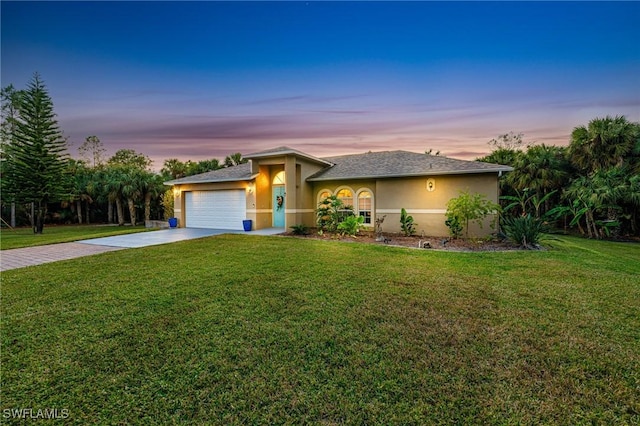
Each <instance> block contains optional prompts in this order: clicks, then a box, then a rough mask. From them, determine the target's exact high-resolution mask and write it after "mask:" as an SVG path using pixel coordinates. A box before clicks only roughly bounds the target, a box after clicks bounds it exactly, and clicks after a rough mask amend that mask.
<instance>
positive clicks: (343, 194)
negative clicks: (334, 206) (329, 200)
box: [336, 188, 353, 220]
mask: <svg viewBox="0 0 640 426" xmlns="http://www.w3.org/2000/svg"><path fill="white" fill-rule="evenodd" d="M336 197H337V198H338V200H340V201H342V209H341V210H340V216H341V218H342V219H341V220H344V219H345V218H346V217H347V216H351V215H352V214H353V191H351V189H349V188H342V189H339V190H338V192H336Z"/></svg>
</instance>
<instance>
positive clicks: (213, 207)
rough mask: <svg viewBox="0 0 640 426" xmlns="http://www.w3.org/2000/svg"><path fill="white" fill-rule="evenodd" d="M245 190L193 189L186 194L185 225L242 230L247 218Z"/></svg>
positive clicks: (189, 226)
mask: <svg viewBox="0 0 640 426" xmlns="http://www.w3.org/2000/svg"><path fill="white" fill-rule="evenodd" d="M245 197H246V195H245V191H244V190H225V191H192V192H187V193H186V194H185V221H186V224H185V226H186V227H188V228H211V229H229V230H242V229H243V227H242V220H244V219H246V213H247V211H246V209H247V207H246V199H245Z"/></svg>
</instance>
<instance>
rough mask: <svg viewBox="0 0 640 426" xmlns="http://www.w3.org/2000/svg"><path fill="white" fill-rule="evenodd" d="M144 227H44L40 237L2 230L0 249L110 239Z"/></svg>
mask: <svg viewBox="0 0 640 426" xmlns="http://www.w3.org/2000/svg"><path fill="white" fill-rule="evenodd" d="M148 230H149V229H145V227H144V226H133V227H132V226H110V225H64V226H45V227H44V231H43V233H42V234H40V235H36V234H34V233H33V229H31V228H14V229H7V228H2V231H1V233H0V249H2V250H9V249H14V248H21V247H33V246H42V245H45V244H57V243H68V242H71V241H78V240H88V239H90V238H99V237H110V236H112V235H121V234H131V233H134V232H144V231H148Z"/></svg>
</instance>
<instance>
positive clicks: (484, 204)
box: [445, 190, 500, 238]
mask: <svg viewBox="0 0 640 426" xmlns="http://www.w3.org/2000/svg"><path fill="white" fill-rule="evenodd" d="M499 211H500V206H499V205H498V204H496V203H493V202H491V201H489V200H487V199H486V197H485V196H484V195H483V194H478V193H475V194H471V193H469V191H468V190H466V191H460V195H459V196H458V197H456V198H452V199H450V200H449V202H448V203H447V212H446V213H445V215H446V217H447V220H446V221H445V224H446V225H447V226H448V227H449V232H450V233H451V236H452V237H454V238H458V237H459V236H460V235H461V233H462V229H464V231H465V237H466V238H469V222H475V223H477V224H478V225H479V226H480V227H482V223H483V222H484V220H485V219H486V217H487V216H488V215H490V214H493V213H498V212H499Z"/></svg>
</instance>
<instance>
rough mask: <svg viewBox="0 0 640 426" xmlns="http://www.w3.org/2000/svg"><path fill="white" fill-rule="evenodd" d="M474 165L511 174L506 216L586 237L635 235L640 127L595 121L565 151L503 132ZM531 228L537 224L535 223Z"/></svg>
mask: <svg viewBox="0 0 640 426" xmlns="http://www.w3.org/2000/svg"><path fill="white" fill-rule="evenodd" d="M490 144H491V145H492V147H493V150H492V152H491V153H490V154H489V155H487V156H485V157H482V158H479V159H478V160H479V161H486V162H490V163H499V164H504V165H509V166H512V167H513V168H514V170H513V171H512V172H509V173H507V174H505V175H504V176H502V177H501V179H500V188H501V192H502V197H501V203H502V208H503V215H504V216H507V217H508V216H527V215H530V216H531V217H532V218H534V219H538V220H540V221H545V222H547V223H550V224H552V225H555V226H557V227H560V228H564V229H567V230H571V229H575V230H576V231H577V232H579V233H580V234H582V235H584V236H587V237H589V238H598V239H599V238H606V237H617V236H638V235H640V215H639V212H640V123H635V122H630V121H629V120H627V118H626V117H624V116H615V117H611V116H606V117H604V118H595V119H593V120H591V121H590V122H589V123H588V124H587V125H583V126H578V127H576V128H574V129H573V131H572V133H571V138H570V141H569V145H568V146H566V147H561V146H547V145H545V144H539V145H537V144H528V145H526V146H523V145H524V142H523V134H522V133H519V134H516V133H513V132H511V133H507V134H504V135H501V136H499V137H498V138H496V139H493V140H492V141H490ZM533 223H535V222H533Z"/></svg>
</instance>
